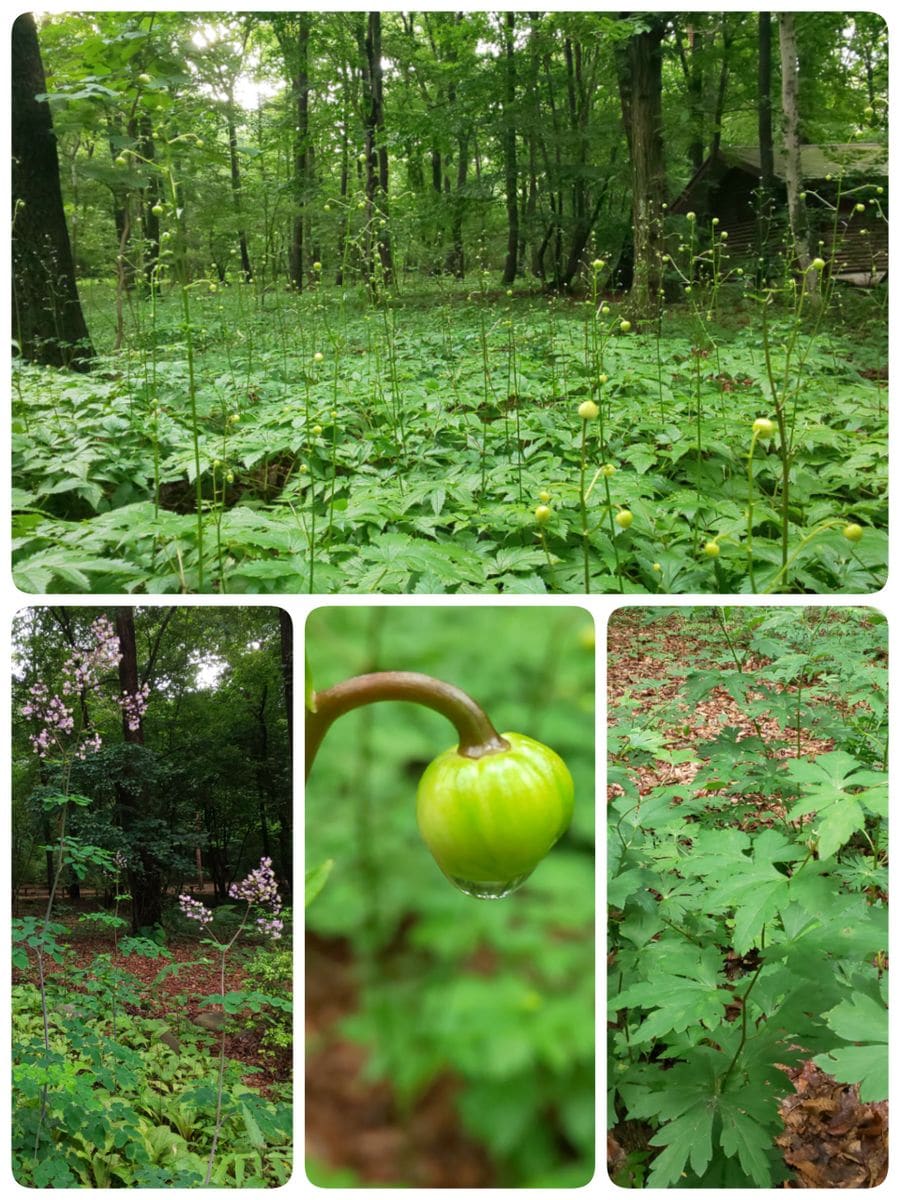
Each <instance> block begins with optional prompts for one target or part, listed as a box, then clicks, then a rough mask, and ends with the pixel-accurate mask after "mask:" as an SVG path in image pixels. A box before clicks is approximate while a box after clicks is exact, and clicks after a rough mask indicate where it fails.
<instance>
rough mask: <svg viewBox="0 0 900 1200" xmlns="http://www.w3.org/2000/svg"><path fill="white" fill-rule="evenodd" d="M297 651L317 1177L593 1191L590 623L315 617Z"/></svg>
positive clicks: (324, 1182) (529, 611) (349, 1183)
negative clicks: (302, 709) (303, 665)
mask: <svg viewBox="0 0 900 1200" xmlns="http://www.w3.org/2000/svg"><path fill="white" fill-rule="evenodd" d="M306 652H307V658H308V666H307V700H306V705H307V707H306V727H307V755H308V762H307V765H308V767H312V760H313V759H314V760H315V766H314V767H313V769H312V770H311V772H310V775H309V780H308V784H307V790H306V801H305V835H306V869H307V901H308V908H307V911H306V1028H307V1045H306V1152H307V1163H306V1171H307V1177H308V1179H309V1180H310V1181H311V1182H312V1183H314V1184H317V1185H318V1186H321V1187H345V1188H347V1187H349V1188H359V1187H366V1188H370V1187H377V1188H398V1187H414V1188H436V1187H465V1188H468V1189H476V1188H496V1187H504V1188H525V1187H580V1186H583V1185H585V1184H587V1183H588V1182H589V1181H590V1179H591V1177H592V1175H593V1171H594V1128H595V1104H594V1074H595V1041H594V1005H595V988H594V961H595V953H594V937H595V925H594V907H595V901H594V626H593V622H592V620H591V618H590V616H589V615H588V614H587V613H586V612H584V611H583V610H581V609H575V608H566V607H562V608H552V609H547V608H538V607H521V608H520V607H503V608H499V607H490V608H486V607H452V608H451V607H445V606H444V607H437V606H432V605H420V606H416V607H405V606H404V607H397V606H385V605H372V606H361V607H359V606H354V607H328V608H317V609H315V610H314V611H313V612H312V613H311V615H310V617H309V619H308V621H307V625H306ZM326 733H327V737H326Z"/></svg>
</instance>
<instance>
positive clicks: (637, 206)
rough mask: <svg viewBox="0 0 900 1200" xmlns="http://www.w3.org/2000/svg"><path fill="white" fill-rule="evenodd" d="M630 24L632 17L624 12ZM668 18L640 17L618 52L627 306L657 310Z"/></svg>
mask: <svg viewBox="0 0 900 1200" xmlns="http://www.w3.org/2000/svg"><path fill="white" fill-rule="evenodd" d="M623 19H628V20H630V19H631V17H630V14H627V13H626V14H623ZM665 29H666V16H665V15H664V14H661V13H649V14H642V15H641V16H640V17H639V18H638V19H637V21H636V22H635V24H634V31H633V32H632V34H631V36H630V37H629V38H628V39H627V40H626V41H625V42H624V43H623V44H622V45H620V46H619V48H618V53H617V63H618V75H619V93H620V96H621V102H622V117H623V120H624V123H625V134H626V137H627V139H628V149H629V152H630V154H631V190H632V225H633V230H634V279H633V282H632V285H631V297H630V302H631V307H632V309H633V310H634V312H635V313H637V314H638V315H650V314H652V313H653V312H655V310H656V306H657V303H658V299H659V294H660V290H661V288H662V205H663V198H664V191H663V189H664V186H665V167H664V160H663V136H662V41H663V36H664V34H665Z"/></svg>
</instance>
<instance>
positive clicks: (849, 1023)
mask: <svg viewBox="0 0 900 1200" xmlns="http://www.w3.org/2000/svg"><path fill="white" fill-rule="evenodd" d="M825 1020H826V1022H827V1023H828V1027H829V1028H830V1029H831V1030H832V1031H833V1032H834V1033H836V1034H837V1036H838V1037H839V1038H843V1039H844V1040H845V1041H848V1042H853V1043H856V1044H855V1045H849V1046H839V1047H837V1048H835V1049H834V1050H830V1051H828V1053H827V1054H819V1055H817V1056H816V1058H815V1059H814V1062H815V1063H816V1065H817V1066H819V1067H821V1068H822V1070H823V1071H827V1072H828V1073H829V1074H830V1075H833V1076H834V1077H835V1079H837V1080H839V1081H840V1082H841V1083H858V1084H859V1098H860V1099H861V1100H863V1101H866V1102H868V1101H870V1100H886V1099H887V1095H888V1010H887V1006H886V1005H884V1004H882V1003H880V1002H879V1000H877V999H875V997H874V996H870V995H867V994H865V993H861V992H858V993H857V994H856V995H854V996H853V997H852V998H851V999H849V1000H844V1001H843V1002H842V1003H841V1004H838V1005H837V1007H836V1008H833V1009H832V1010H831V1011H830V1012H829V1013H826V1014H825Z"/></svg>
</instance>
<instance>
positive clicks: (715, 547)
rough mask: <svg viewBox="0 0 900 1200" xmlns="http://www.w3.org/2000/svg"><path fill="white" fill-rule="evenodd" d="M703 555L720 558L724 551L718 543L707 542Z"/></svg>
mask: <svg viewBox="0 0 900 1200" xmlns="http://www.w3.org/2000/svg"><path fill="white" fill-rule="evenodd" d="M703 553H704V554H705V555H706V557H707V558H718V557H719V555H720V554H721V553H722V551H721V549H720V548H719V543H718V542H707V543H706V545H705V546H704V547H703Z"/></svg>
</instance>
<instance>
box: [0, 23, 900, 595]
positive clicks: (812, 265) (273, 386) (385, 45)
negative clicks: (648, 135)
mask: <svg viewBox="0 0 900 1200" xmlns="http://www.w3.org/2000/svg"><path fill="white" fill-rule="evenodd" d="M776 25H777V35H778V37H779V38H780V39H781V44H782V50H783V51H784V52H785V56H786V57H785V59H784V61H785V62H794V61H799V62H800V65H801V69H800V77H799V80H797V81H795V82H798V84H799V85H800V93H799V96H800V99H799V107H798V105H797V103H794V104H793V107H792V105H791V104H790V103H789V102H788V101H787V100H784V101H783V102H782V108H783V112H782V114H781V115H782V116H783V118H784V126H785V129H784V136H783V138H781V139H780V141H779V139H777V138H776V139H774V140H773V137H772V114H771V111H770V110H771V109H772V108H773V107H775V104H774V95H775V93H776V87H777V84H778V83H779V82H790V80H787V81H780V80H779V79H778V67H777V64H776V66H775V68H774V69H772V64H771V61H770V62H769V67H770V77H769V78H768V82H767V83H766V84H765V86H764V81H763V77H762V75H761V74H759V75H758V72H762V70H763V63H764V59H765V54H764V47H765V45H766V41H765V39H766V37H768V38H769V42H770V43H771V40H772V38H773V37H774V36H775V26H776ZM42 45H43V46H44V47H45V48H46V49H47V52H48V53H52V56H53V65H54V72H53V77H52V79H51V80H50V81H47V80H45V79H43V70H42V67H41V57H40V50H41V46H42ZM791 46H793V47H794V51H796V53H794V51H791V50H790V47H791ZM798 47H799V49H798ZM798 55H799V59H798ZM769 60H771V45H769ZM886 61H887V60H886V43H885V41H884V29H883V23H881V22H880V21H879V19H878V18H870V17H869V15H867V14H854V15H852V16H850V15H847V14H844V15H843V18H841V15H840V14H804V15H803V16H802V18H798V19H797V21H796V28H795V27H794V20H793V18H792V17H791V16H790V14H787V15H781V16H779V17H778V18H777V21H776V22H773V21H772V20H771V16H770V14H759V15H756V14H749V13H748V14H713V13H710V14H657V15H655V16H653V17H652V19H651V18H648V19H647V20H646V21H644V19H643V18H641V19H640V20H637V19H635V18H633V17H630V16H628V15H622V16H614V15H611V14H602V13H577V14H552V13H544V14H540V13H537V14H526V13H507V14H492V13H466V14H459V15H458V16H455V15H452V14H400V13H390V14H379V13H368V14H366V13H358V14H353V13H336V14H308V13H298V14H283V15H278V14H240V13H232V14H211V15H205V14H204V15H198V14H187V13H157V14H146V15H141V14H126V13H110V14H91V15H85V14H77V13H69V14H58V15H49V16H46V17H43V18H42V19H41V22H40V29H39V31H38V30H36V29H35V28H34V27H33V26H32V25H31V24H29V19H27V18H23V20H22V21H20V22H18V23H17V25H16V44H15V49H14V63H15V65H16V69H17V75H16V89H15V103H14V110H15V111H14V115H15V117H16V121H15V122H14V124H15V127H16V130H17V135H16V140H15V144H14V151H15V165H16V170H17V174H16V177H15V187H14V192H15V220H14V225H13V250H14V268H15V270H14V276H15V286H16V297H17V298H16V305H15V320H16V339H15V340H16V349H17V356H16V359H15V361H14V367H13V406H12V414H13V430H12V434H13V475H14V492H13V507H14V519H13V558H14V573H15V578H16V581H17V583H18V585H19V586H20V587H21V588H23V589H24V590H27V591H32V592H44V591H53V592H69V591H76V592H84V591H94V592H134V593H141V592H201V593H203V592H214V593H257V594H258V593H263V594H266V593H280V592H311V593H348V592H363V593H367V592H375V591H378V592H391V593H408V592H419V593H448V592H471V591H481V592H494V593H501V592H502V593H543V592H563V593H570V592H601V593H642V592H728V593H734V592H746V593H751V594H752V593H761V594H764V593H772V592H869V591H873V590H877V588H879V587H880V586H881V585H882V583H883V582H884V578H885V570H886V557H887V554H886V546H887V534H886V523H887V497H886V488H887V468H886V429H887V416H886V408H887V406H886V392H885V387H886V363H887V351H886V337H887V322H886V303H887V298H886V284H885V283H884V279H885V276H886V250H885V249H884V246H885V244H886V232H885V231H886V227H887V194H886V187H885V184H886V171H887V168H886V149H885V146H886V124H885V113H884V97H883V95H882V92H883V87H884V81H885V78H886ZM812 63H816V64H817V65H816V69H815V70H813V69H811V67H810V64H812ZM653 64H656V67H655V68H654V67H653ZM657 68H658V79H657V83H656V93H657V94H656V104H657V110H655V111H650V110H649V109H646V105H647V104H650V103H651V101H652V96H651V95H650V93H653V91H654V89H653V88H648V89H643V88H641V89H634V90H632V88H631V81H632V80H633V78H634V77H636V73H637V72H639V71H641V70H651V73H652V70H654V69H657ZM757 68H758V72H757ZM785 70H786V71H787V70H788V69H787V68H785ZM757 76H758V77H757ZM601 81H609V83H601ZM42 87H43V88H44V89H45V90H40V88H42ZM645 92H646V94H645ZM712 94H716V95H718V96H719V100H718V101H717V109H716V113H715V114H711V113H709V112H707V111H706V106H705V103H701V102H700V101H699V100H698V97H702V96H704V95H712ZM783 94H784V95H787V91H786V90H785V91H784V92H783ZM648 96H649V99H648ZM563 97H565V102H563ZM629 97H630V98H629ZM764 101H765V103H764ZM766 104H768V106H769V107H768V109H767V108H766ZM757 109H758V111H756V110H757ZM764 110H765V111H768V112H769V132H770V139H769V140H770V142H771V144H770V145H769V146H768V149H769V150H770V151H771V152H772V155H773V156H774V157H773V159H772V161H773V163H776V165H777V171H776V168H775V167H774V166H773V167H772V169H771V170H770V171H769V170H768V169H767V168H765V167H764V166H761V167H760V170H761V172H762V174H763V177H764V179H763V186H762V188H760V187H758V186H757V184H758V179H757V178H755V177H754V178H753V179H751V181H750V182H751V184H752V187H751V188H750V190H749V191H748V192H747V194H746V196H744V198H743V201H742V203H743V204H744V208H742V209H741V211H740V212H738V210H737V208H735V207H734V204H735V203H736V202H735V201H734V194H735V193H734V190H733V189H730V187H727V186H725V185H724V184H723V186H722V188H721V189H720V192H719V194H718V195H717V196H715V197H714V200H713V201H711V205H712V206H711V207H710V208H709V210H708V211H694V210H693V209H691V208H688V207H686V205H687V204H688V202H689V201H688V198H689V197H690V196H692V195H693V194H694V193H693V192H691V190H690V186H688V187H687V188H685V185H688V184H689V183H690V180H691V179H692V177H693V176H694V175H695V174H697V172H698V171H700V169H701V168H703V170H706V171H714V170H715V169H716V168H715V164H716V162H718V161H719V159H717V158H716V155H717V153H718V151H719V150H720V149H721V148H722V147H723V146H727V145H728V144H731V145H735V144H737V145H743V146H746V144H747V143H748V141H752V140H753V139H755V138H757V137H758V136H759V134H758V129H759V128H762V125H760V124H759V122H758V121H757V120H756V118H757V117H759V120H760V121H762V117H763V115H764ZM685 111H686V112H687V113H688V114H689V119H686V118H685V117H684V113H685ZM748 113H752V115H753V119H752V120H751V119H750V117H749V116H748ZM822 114H825V115H822ZM799 121H802V131H803V134H804V138H805V143H804V144H805V145H807V146H810V147H811V148H812V149H814V150H815V151H816V154H815V159H814V160H813V158H812V157H811V156H810V155H809V154H807V159H806V160H804V159H803V158H802V155H800V151H799V149H798V148H797V147H796V146H795V147H794V151H795V152H792V151H791V145H792V142H791V134H790V130H791V129H795V127H797V124H798V122H799ZM646 128H650V129H654V130H657V131H661V132H659V136H658V138H657V139H656V140H653V143H652V155H651V156H652V157H653V163H652V164H651V165H650V166H649V167H648V166H647V164H646V163H645V164H644V165H643V166H642V165H641V160H640V156H639V155H632V154H631V152H630V147H631V146H632V145H635V144H637V143H638V142H639V141H640V140H641V138H642V136H643V134H642V130H643V131H645V130H646ZM657 141H658V143H659V144H657ZM776 143H777V147H776ZM782 143H783V145H782ZM35 144H40V145H47V146H49V145H52V147H53V154H52V156H51V157H52V161H51V158H48V159H46V160H44V159H41V160H39V161H38V160H33V159H32V156H31V153H30V148H31V147H32V146H33V145H35ZM773 147H775V148H777V151H778V153H777V155H775V149H774V148H773ZM765 149H766V148H765V146H763V145H760V146H759V148H758V153H759V155H760V156H761V158H760V162H761V163H763V162H764V160H765V154H764V151H765ZM707 151H709V152H710V155H711V157H705V156H706V155H707ZM723 154H724V151H723ZM723 161H724V160H723ZM729 161H730V160H729ZM804 162H806V165H805V166H804ZM710 163H711V164H712V165H710ZM526 164H527V166H526ZM816 164H818V166H816ZM816 171H818V173H817V174H816V173H815V172H816ZM700 173H701V174H702V171H700ZM38 184H40V185H41V186H40V187H38V186H37V185H38ZM801 187H802V189H803V190H802V191H801V190H799V189H800V188H801ZM51 194H52V195H56V196H57V200H56V203H55V204H54V205H53V206H52V211H51V209H50V207H47V208H46V210H45V207H44V206H46V205H48V204H49V201H48V200H47V197H48V196H50V195H51ZM741 194H742V195H743V193H741ZM716 204H719V205H720V206H721V211H720V210H719V209H718V208H716V207H715V205H716ZM729 206H731V207H729ZM49 230H52V231H53V234H54V237H53V238H51V235H50V233H49V232H47V231H49ZM70 231H73V232H72V233H71V236H70ZM73 241H74V246H73V245H72V244H71V243H72V242H73ZM851 281H853V282H854V283H856V284H860V283H861V284H863V285H864V286H862V287H851V286H850V282H851Z"/></svg>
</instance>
